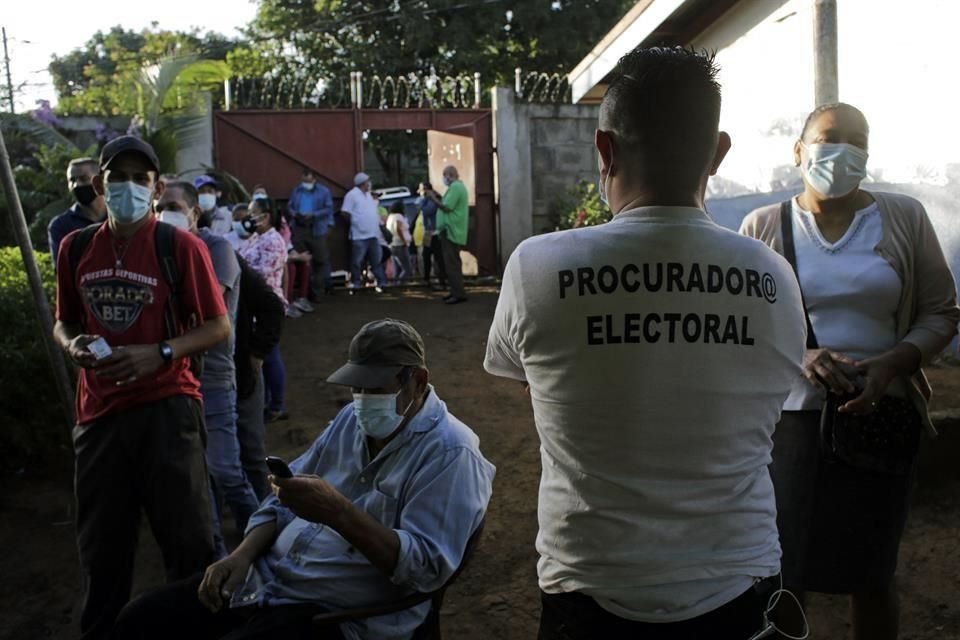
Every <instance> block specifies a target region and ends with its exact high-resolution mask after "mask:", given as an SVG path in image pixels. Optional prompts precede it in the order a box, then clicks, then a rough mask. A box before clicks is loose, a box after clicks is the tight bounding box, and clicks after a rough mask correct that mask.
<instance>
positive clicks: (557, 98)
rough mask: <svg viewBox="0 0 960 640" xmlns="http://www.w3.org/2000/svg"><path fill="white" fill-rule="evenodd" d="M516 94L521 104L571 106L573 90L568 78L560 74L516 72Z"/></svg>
mask: <svg viewBox="0 0 960 640" xmlns="http://www.w3.org/2000/svg"><path fill="white" fill-rule="evenodd" d="M514 94H515V95H516V97H517V99H518V100H519V101H521V102H534V103H546V104H569V103H570V102H571V100H572V96H573V93H572V90H571V87H570V81H569V80H567V76H566V75H564V74H560V73H543V72H539V71H529V72H527V73H526V74H524V73H523V72H522V71H521V70H520V69H517V71H516V78H515V84H514Z"/></svg>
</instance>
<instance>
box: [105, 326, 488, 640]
mask: <svg viewBox="0 0 960 640" xmlns="http://www.w3.org/2000/svg"><path fill="white" fill-rule="evenodd" d="M328 382H330V383H331V384H338V385H344V386H347V387H350V388H351V389H352V391H353V398H354V400H353V402H352V403H350V404H348V405H347V406H345V407H344V408H343V409H341V410H340V412H339V413H338V414H337V416H336V417H335V418H334V419H333V421H332V422H331V423H330V425H329V426H328V427H327V428H326V429H324V430H323V433H322V434H321V435H320V437H319V438H317V441H316V442H315V443H314V444H313V446H311V447H310V448H309V449H308V450H307V451H306V452H305V453H304V454H303V455H302V456H300V457H299V458H298V459H297V460H295V461H294V462H293V463H292V464H291V465H290V468H291V470H292V471H293V472H294V473H295V474H296V475H295V476H294V477H293V478H290V479H286V480H285V479H282V478H276V477H272V478H271V479H272V482H273V487H274V493H275V496H271V497H270V498H269V499H268V500H266V501H265V502H264V503H263V505H262V507H261V508H260V510H259V511H258V512H257V513H256V514H255V515H254V517H253V518H252V519H251V521H250V526H249V527H248V529H247V532H246V536H245V538H244V540H243V542H242V543H241V545H240V546H239V547H237V549H236V550H235V551H234V552H233V553H232V554H231V555H230V556H228V557H227V558H225V559H223V560H221V561H219V562H216V563H214V564H212V565H211V566H210V567H208V568H207V570H206V573H205V574H203V575H200V574H198V575H196V576H194V577H193V578H191V579H189V580H185V581H183V582H181V583H179V584H176V585H170V586H169V587H167V588H165V589H161V590H158V591H155V592H153V593H149V594H146V595H144V596H143V597H141V598H140V599H138V600H136V601H134V602H132V603H131V604H130V605H129V606H128V607H127V609H126V610H125V611H124V613H123V615H122V616H121V619H120V621H119V623H118V634H117V638H118V640H134V639H136V640H150V639H153V638H157V639H160V638H174V637H182V636H183V635H184V634H188V635H190V636H191V637H204V638H225V637H228V638H230V639H231V640H250V639H252V638H258V639H259V638H281V637H282V638H289V639H291V640H299V639H307V638H310V639H316V638H322V639H327V640H329V639H331V638H338V639H339V638H352V639H358V640H384V639H390V640H404V639H408V638H410V637H411V635H412V634H413V631H414V630H415V629H416V628H417V627H418V626H419V625H420V624H421V623H422V622H423V621H424V618H425V616H426V614H427V612H428V610H429V607H430V605H429V603H425V604H423V605H419V606H417V607H414V608H411V609H407V610H404V611H400V612H397V613H394V614H389V615H386V616H380V617H374V618H368V619H366V620H363V621H358V622H348V623H344V624H343V625H341V627H340V628H339V629H336V628H335V629H329V630H320V629H313V628H311V624H310V618H311V616H313V615H314V614H315V613H317V612H318V611H323V610H336V609H344V608H348V607H358V606H368V605H374V604H381V603H384V602H390V601H392V600H395V599H397V598H400V597H403V596H404V595H406V594H410V593H413V592H429V591H432V590H435V589H437V588H439V587H441V586H442V585H443V584H445V583H446V582H447V581H448V580H449V578H450V577H451V576H452V575H453V572H454V571H455V570H456V569H457V567H458V565H459V564H460V563H461V561H462V559H463V556H464V552H465V550H466V545H467V541H468V540H469V538H470V536H471V535H472V534H473V532H474V531H476V530H477V528H478V527H479V526H480V524H481V522H482V521H483V518H484V514H485V512H486V509H487V505H488V504H489V501H490V495H491V491H492V481H493V476H494V473H495V471H496V470H495V468H494V466H493V465H492V464H490V463H489V462H488V461H487V460H486V459H485V458H484V457H483V455H482V454H481V452H480V448H479V441H478V438H477V436H476V435H475V434H474V433H473V431H471V430H470V428H469V427H468V426H466V425H465V424H463V423H462V422H460V421H459V420H458V419H457V418H455V417H454V416H453V415H452V414H451V413H450V412H449V411H448V410H447V406H446V405H445V404H444V402H443V401H442V400H440V398H439V397H438V395H437V392H436V390H435V389H434V388H433V386H432V385H431V384H430V374H429V371H428V370H427V366H426V357H425V350H424V345H423V340H422V338H421V337H420V335H419V334H418V333H417V332H416V330H415V329H414V328H413V327H411V326H410V325H408V324H407V323H405V322H401V321H399V320H390V319H384V320H378V321H374V322H371V323H369V324H366V325H364V326H363V327H362V328H361V329H360V331H359V332H358V333H357V335H356V336H354V338H353V340H352V341H351V343H350V351H349V360H348V362H347V363H346V364H345V365H344V366H343V367H341V368H340V369H338V370H337V371H335V372H334V373H333V374H332V375H331V376H330V377H329V378H328Z"/></svg>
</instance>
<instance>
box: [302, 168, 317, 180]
mask: <svg viewBox="0 0 960 640" xmlns="http://www.w3.org/2000/svg"><path fill="white" fill-rule="evenodd" d="M303 175H304V176H313V177H314V178H316V177H317V174H315V173H314V172H313V169H311V168H310V167H304V168H303Z"/></svg>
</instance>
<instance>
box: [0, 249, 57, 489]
mask: <svg viewBox="0 0 960 640" xmlns="http://www.w3.org/2000/svg"><path fill="white" fill-rule="evenodd" d="M36 256H37V263H38V264H39V267H40V273H41V275H42V277H43V284H44V288H45V289H46V292H47V297H48V299H49V300H51V301H52V300H53V295H54V287H55V278H54V273H53V264H52V262H51V261H50V256H49V254H45V253H39V252H38V253H37V254H36ZM42 330H43V329H42V328H41V324H40V322H39V320H38V319H37V314H36V311H35V310H34V304H33V296H32V295H31V293H30V283H29V281H28V279H27V273H26V270H25V269H24V266H23V260H22V258H21V256H20V250H19V249H17V248H16V247H3V248H0V390H2V392H0V472H4V473H8V472H11V471H13V472H20V471H22V470H23V469H25V468H27V467H36V466H46V465H47V464H49V463H52V462H54V461H56V460H59V458H60V457H61V456H62V455H63V453H64V451H66V450H68V449H69V442H68V440H67V436H66V431H65V428H64V425H65V420H64V416H63V411H62V409H61V407H60V402H59V396H58V394H57V387H56V382H55V378H54V375H53V371H52V369H51V367H50V362H49V360H48V359H47V353H46V349H45V348H44V344H43V335H42V334H41V331H42Z"/></svg>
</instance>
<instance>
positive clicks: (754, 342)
mask: <svg viewBox="0 0 960 640" xmlns="http://www.w3.org/2000/svg"><path fill="white" fill-rule="evenodd" d="M615 76H616V77H615V79H614V81H613V82H612V83H611V85H610V88H609V89H608V91H607V94H606V96H605V97H604V100H603V104H602V106H601V111H600V122H599V128H598V130H597V132H596V147H597V151H598V152H599V155H600V160H599V162H600V189H601V194H604V195H605V197H607V198H608V199H609V204H610V207H611V210H612V211H613V212H614V213H616V216H615V217H614V219H613V220H612V221H611V222H609V223H607V224H604V225H601V226H595V227H586V228H581V229H574V230H569V231H561V232H558V233H552V234H547V235H541V236H536V237H534V238H530V239H528V240H526V241H524V242H523V243H521V244H520V246H519V247H518V248H517V249H516V251H514V253H513V255H512V256H511V257H510V260H509V263H508V264H507V267H506V271H505V272H504V276H503V285H502V289H501V293H500V300H499V302H498V305H497V310H496V315H495V317H494V321H493V326H492V327H491V328H490V336H489V340H488V343H487V353H486V359H485V361H484V366H485V368H486V369H487V371H489V372H490V373H493V374H494V375H498V376H504V377H508V378H513V379H516V380H520V381H523V382H524V383H526V384H528V385H529V392H530V396H531V399H532V402H533V409H534V417H535V420H536V425H537V431H538V433H539V435H540V441H541V459H542V466H543V472H542V478H541V482H540V497H539V510H538V511H539V522H540V532H539V535H538V536H537V550H538V551H539V553H540V561H539V564H538V573H539V581H540V588H541V590H542V606H543V611H542V616H541V621H540V639H541V640H555V639H560V638H563V639H570V640H577V639H581V638H583V639H587V638H605V639H613V640H616V639H618V638H641V637H644V638H645V637H655V638H658V639H659V638H670V639H674V638H684V639H686V638H724V639H726V638H730V639H735V638H736V639H739V638H742V639H743V640H747V638H750V637H752V636H754V635H755V634H757V633H758V632H760V630H761V629H762V628H764V627H765V624H766V623H765V622H764V614H763V609H764V607H765V605H766V604H767V598H766V597H764V595H763V589H764V588H768V587H769V586H770V583H771V581H770V580H765V579H767V578H771V577H773V576H776V575H777V574H778V572H779V566H780V546H779V542H778V537H777V527H776V508H775V502H774V494H773V485H772V483H771V481H770V476H769V474H768V472H767V465H768V464H769V462H770V454H771V448H772V445H771V436H772V433H773V428H774V425H775V424H776V422H777V420H778V418H779V416H780V407H781V405H782V403H783V400H784V398H786V396H787V394H788V393H789V391H790V386H791V384H792V383H793V381H794V380H795V379H796V378H797V377H798V376H799V375H800V361H801V357H802V355H803V349H804V340H805V333H806V331H805V321H804V315H803V308H802V305H801V302H800V292H799V288H798V286H797V284H796V280H795V279H794V276H793V273H792V271H791V269H790V266H789V265H788V264H787V263H786V261H785V260H783V259H782V258H781V257H780V256H778V255H776V254H775V253H773V252H772V251H770V250H768V249H767V248H766V247H765V246H764V245H762V244H761V243H759V242H749V241H744V238H743V237H742V236H739V235H737V234H736V233H733V232H732V231H728V230H726V229H723V228H721V227H719V226H718V225H716V224H715V223H713V222H712V221H711V220H710V218H709V217H707V214H706V213H705V212H704V210H703V197H704V193H705V191H706V186H707V181H708V179H709V176H711V175H713V174H714V173H715V172H716V170H717V167H718V166H719V165H720V162H721V161H722V160H723V158H724V156H725V155H726V153H727V151H728V150H729V148H730V138H729V136H728V135H727V134H726V133H723V132H718V130H717V129H718V122H719V115H720V87H719V85H718V84H717V82H716V79H715V77H716V67H715V66H714V64H713V60H712V58H711V57H707V56H703V55H700V54H696V53H693V52H688V51H685V50H683V49H680V48H676V49H660V48H656V49H639V48H638V49H636V50H634V51H633V52H631V53H629V54H628V55H626V56H625V57H624V58H623V59H622V60H621V61H620V63H619V66H618V69H617V72H616V74H615ZM651 633H654V634H655V635H649V634H651Z"/></svg>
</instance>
